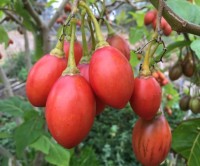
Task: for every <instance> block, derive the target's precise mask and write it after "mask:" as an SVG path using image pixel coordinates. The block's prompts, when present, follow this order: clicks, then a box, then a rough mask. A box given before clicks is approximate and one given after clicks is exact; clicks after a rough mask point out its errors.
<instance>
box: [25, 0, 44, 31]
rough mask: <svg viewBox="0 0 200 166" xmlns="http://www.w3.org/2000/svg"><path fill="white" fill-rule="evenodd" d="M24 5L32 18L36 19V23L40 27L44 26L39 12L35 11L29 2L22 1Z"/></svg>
mask: <svg viewBox="0 0 200 166" xmlns="http://www.w3.org/2000/svg"><path fill="white" fill-rule="evenodd" d="M22 1H23V3H24V7H25V8H26V9H27V11H29V13H30V14H31V16H32V17H33V18H34V20H35V22H36V23H37V24H39V26H40V27H42V26H43V22H42V20H41V19H40V16H39V15H38V14H37V12H36V11H35V10H34V9H33V7H32V5H31V3H30V1H29V0H22Z"/></svg>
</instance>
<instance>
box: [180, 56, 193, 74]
mask: <svg viewBox="0 0 200 166" xmlns="http://www.w3.org/2000/svg"><path fill="white" fill-rule="evenodd" d="M182 69H183V74H184V75H185V76H187V77H192V76H193V74H194V71H195V64H194V60H193V57H192V55H190V54H187V55H186V56H185V58H184V60H183V62H182Z"/></svg>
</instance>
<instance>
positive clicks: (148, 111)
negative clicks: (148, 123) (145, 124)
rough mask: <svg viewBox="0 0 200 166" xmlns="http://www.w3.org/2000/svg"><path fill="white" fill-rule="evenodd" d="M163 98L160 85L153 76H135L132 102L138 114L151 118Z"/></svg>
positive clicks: (147, 118)
mask: <svg viewBox="0 0 200 166" xmlns="http://www.w3.org/2000/svg"><path fill="white" fill-rule="evenodd" d="M161 98H162V92H161V88H160V85H159V84H158V82H157V81H156V79H155V78H154V77H153V76H149V77H142V76H141V77H137V78H135V80H134V90H133V94H132V97H131V99H130V104H131V107H132V109H133V111H134V112H135V113H136V114H137V115H138V116H140V117H141V118H143V119H145V120H151V119H152V118H153V117H154V116H155V115H156V113H157V112H158V109H159V107H160V104H161Z"/></svg>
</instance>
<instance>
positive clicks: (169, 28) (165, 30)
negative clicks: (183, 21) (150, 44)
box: [163, 23, 172, 36]
mask: <svg viewBox="0 0 200 166" xmlns="http://www.w3.org/2000/svg"><path fill="white" fill-rule="evenodd" d="M171 32H172V28H171V26H170V25H169V24H168V23H167V25H166V26H165V28H164V31H163V33H164V35H165V36H169V35H170V34H171Z"/></svg>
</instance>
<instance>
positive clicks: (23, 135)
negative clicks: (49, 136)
mask: <svg viewBox="0 0 200 166" xmlns="http://www.w3.org/2000/svg"><path fill="white" fill-rule="evenodd" d="M43 125H44V120H43V119H42V118H41V117H39V116H37V117H33V118H32V119H29V120H28V121H25V122H24V123H22V124H21V125H20V126H19V127H17V128H16V130H15V132H14V140H15V142H16V152H17V155H18V156H21V154H22V152H23V150H24V149H25V148H26V146H28V145H30V144H32V143H33V142H34V141H35V140H36V139H37V138H39V137H40V136H41V135H42V134H43V132H44V129H43Z"/></svg>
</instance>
